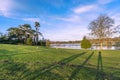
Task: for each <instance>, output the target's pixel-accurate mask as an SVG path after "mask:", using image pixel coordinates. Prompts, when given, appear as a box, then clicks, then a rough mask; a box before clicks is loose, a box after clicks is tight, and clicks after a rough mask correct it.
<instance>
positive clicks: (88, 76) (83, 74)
mask: <svg viewBox="0 0 120 80" xmlns="http://www.w3.org/2000/svg"><path fill="white" fill-rule="evenodd" d="M98 78H99V79H103V78H104V79H107V80H120V50H118V51H117V50H105V51H101V52H99V51H85V50H72V49H52V48H45V47H38V48H37V47H35V46H22V45H7V44H6V45H5V44H0V80H1V79H2V80H96V79H98Z"/></svg>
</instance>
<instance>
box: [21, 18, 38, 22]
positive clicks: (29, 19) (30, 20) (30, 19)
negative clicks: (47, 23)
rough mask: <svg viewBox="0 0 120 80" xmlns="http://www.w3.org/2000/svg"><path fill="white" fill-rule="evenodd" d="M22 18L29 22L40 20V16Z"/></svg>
mask: <svg viewBox="0 0 120 80" xmlns="http://www.w3.org/2000/svg"><path fill="white" fill-rule="evenodd" d="M22 20H24V21H29V22H35V21H40V19H39V18H23V19H22Z"/></svg>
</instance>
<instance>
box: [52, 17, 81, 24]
mask: <svg viewBox="0 0 120 80" xmlns="http://www.w3.org/2000/svg"><path fill="white" fill-rule="evenodd" d="M52 18H54V19H56V20H61V21H66V22H76V23H77V22H80V21H81V19H80V17H79V16H78V15H68V17H52Z"/></svg>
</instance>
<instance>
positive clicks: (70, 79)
mask: <svg viewBox="0 0 120 80" xmlns="http://www.w3.org/2000/svg"><path fill="white" fill-rule="evenodd" d="M93 54H94V52H92V53H91V54H90V55H89V56H88V58H87V59H86V60H85V61H84V62H83V63H82V64H81V65H80V66H79V67H77V68H76V69H75V70H74V71H73V72H72V74H71V76H70V78H69V80H73V79H74V78H75V77H76V75H77V74H78V73H79V71H80V70H81V69H82V68H83V67H84V65H85V64H86V63H87V62H88V61H89V59H90V58H91V57H92V55H93Z"/></svg>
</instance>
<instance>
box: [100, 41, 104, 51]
mask: <svg viewBox="0 0 120 80" xmlns="http://www.w3.org/2000/svg"><path fill="white" fill-rule="evenodd" d="M102 45H103V43H102V42H100V50H102Z"/></svg>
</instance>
